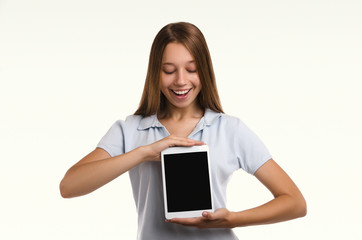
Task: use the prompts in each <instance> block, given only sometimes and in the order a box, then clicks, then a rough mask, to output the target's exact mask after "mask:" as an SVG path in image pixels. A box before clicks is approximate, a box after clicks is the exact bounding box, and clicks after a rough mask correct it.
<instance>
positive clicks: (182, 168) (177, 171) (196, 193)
mask: <svg viewBox="0 0 362 240" xmlns="http://www.w3.org/2000/svg"><path fill="white" fill-rule="evenodd" d="M164 167H165V181H166V189H167V191H166V197H167V204H168V205H167V208H168V211H169V212H180V211H194V210H203V209H211V207H212V206H211V190H210V178H209V168H208V161H207V152H192V153H178V154H167V155H164Z"/></svg>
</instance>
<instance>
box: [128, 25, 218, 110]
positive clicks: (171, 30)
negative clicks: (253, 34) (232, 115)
mask: <svg viewBox="0 0 362 240" xmlns="http://www.w3.org/2000/svg"><path fill="white" fill-rule="evenodd" d="M171 42H177V43H181V44H183V45H184V46H185V47H186V49H187V50H188V51H189V52H190V53H191V55H192V56H193V57H194V59H195V62H196V68H197V73H198V74H199V78H200V82H201V86H202V88H201V91H200V93H199V95H198V103H199V104H200V106H201V107H202V108H210V109H211V110H213V111H215V112H223V110H222V107H221V103H220V98H219V94H218V92H217V87H216V81H215V74H214V69H213V67H212V62H211V56H210V52H209V49H208V47H207V44H206V40H205V38H204V35H203V34H202V33H201V31H200V30H199V29H198V28H197V27H196V26H195V25H193V24H191V23H186V22H178V23H170V24H168V25H166V26H165V27H163V28H162V29H161V30H160V31H159V32H158V34H157V35H156V37H155V39H154V41H153V43H152V47H151V53H150V57H149V62H148V70H147V76H146V81H145V86H144V89H143V93H142V97H141V101H140V104H139V107H138V109H137V111H136V112H135V113H134V114H135V115H142V116H150V115H153V114H156V113H163V112H164V111H165V108H166V101H167V100H166V98H165V96H164V95H163V94H162V93H161V90H160V73H161V67H162V56H163V52H164V50H165V48H166V46H167V44H169V43H171Z"/></svg>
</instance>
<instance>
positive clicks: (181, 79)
mask: <svg viewBox="0 0 362 240" xmlns="http://www.w3.org/2000/svg"><path fill="white" fill-rule="evenodd" d="M175 82H176V84H178V85H185V84H186V74H185V72H184V71H183V70H180V71H178V72H177V76H176V81H175Z"/></svg>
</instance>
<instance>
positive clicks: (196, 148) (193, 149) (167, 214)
mask: <svg viewBox="0 0 362 240" xmlns="http://www.w3.org/2000/svg"><path fill="white" fill-rule="evenodd" d="M191 152H206V153H207V163H208V170H209V182H210V193H211V209H200V210H194V211H183V212H169V211H168V209H167V194H166V191H167V189H166V181H165V180H166V179H165V165H164V155H167V154H179V153H191ZM161 165H162V183H163V198H164V206H165V217H166V219H172V218H190V217H200V216H201V215H202V212H204V211H209V212H214V210H215V208H214V201H213V197H212V196H213V188H212V181H211V168H210V158H209V147H208V146H207V145H202V146H193V147H171V148H168V149H166V150H164V151H162V152H161Z"/></svg>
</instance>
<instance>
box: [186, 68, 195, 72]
mask: <svg viewBox="0 0 362 240" xmlns="http://www.w3.org/2000/svg"><path fill="white" fill-rule="evenodd" d="M187 71H188V72H189V73H195V72H196V69H195V70H194V69H188V70H187Z"/></svg>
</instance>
